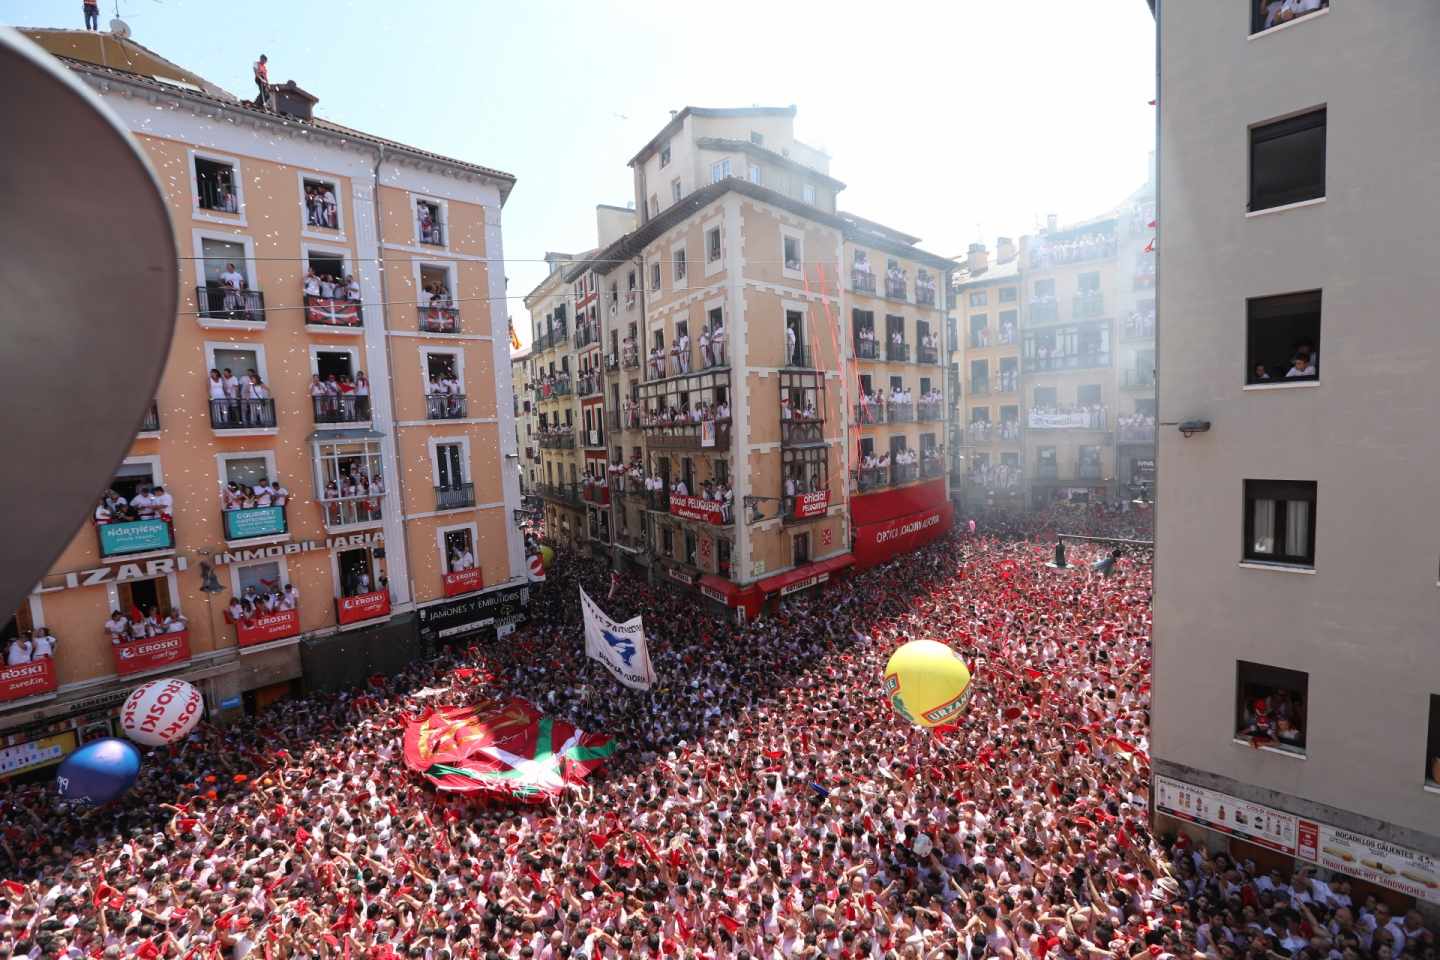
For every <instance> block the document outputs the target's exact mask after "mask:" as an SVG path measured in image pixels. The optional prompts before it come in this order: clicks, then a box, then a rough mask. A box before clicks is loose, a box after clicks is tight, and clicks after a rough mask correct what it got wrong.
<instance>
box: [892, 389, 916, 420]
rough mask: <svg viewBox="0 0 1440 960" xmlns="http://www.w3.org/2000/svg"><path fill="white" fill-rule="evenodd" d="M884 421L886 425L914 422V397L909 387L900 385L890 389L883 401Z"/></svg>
mask: <svg viewBox="0 0 1440 960" xmlns="http://www.w3.org/2000/svg"><path fill="white" fill-rule="evenodd" d="M885 419H886V422H887V423H914V422H915V395H914V394H913V393H911V392H910V388H909V387H907V386H904V385H903V384H902V385H900V386H895V387H891V388H890V394H889V396H888V397H887V398H886V401H885Z"/></svg>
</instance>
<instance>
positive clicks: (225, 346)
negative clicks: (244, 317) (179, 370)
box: [201, 340, 275, 403]
mask: <svg viewBox="0 0 1440 960" xmlns="http://www.w3.org/2000/svg"><path fill="white" fill-rule="evenodd" d="M216 350H237V351H238V350H249V351H251V352H252V353H254V354H255V372H256V373H258V374H260V379H261V380H264V381H265V385H266V386H267V387H269V386H270V371H269V369H268V368H267V367H266V365H265V344H263V343H257V342H254V341H250V340H206V341H205V369H204V370H203V371H201V373H202V375H203V376H204V377H205V379H206V380H209V379H210V371H211V370H214V369H215V351H216ZM231 372H232V373H235V376H236V378H237V379H238V378H239V377H240V376H241V374H242V373H243V372H244V371H239V372H236V371H231ZM270 396H271V397H274V396H275V391H274V390H273V389H272V390H271V391H270ZM206 402H207V403H208V402H209V401H208V398H207V401H206Z"/></svg>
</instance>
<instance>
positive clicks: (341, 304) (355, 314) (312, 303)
mask: <svg viewBox="0 0 1440 960" xmlns="http://www.w3.org/2000/svg"><path fill="white" fill-rule="evenodd" d="M305 322H306V323H309V324H314V325H316V326H321V327H358V326H360V304H359V303H358V302H357V301H354V300H335V299H332V298H330V297H306V298H305Z"/></svg>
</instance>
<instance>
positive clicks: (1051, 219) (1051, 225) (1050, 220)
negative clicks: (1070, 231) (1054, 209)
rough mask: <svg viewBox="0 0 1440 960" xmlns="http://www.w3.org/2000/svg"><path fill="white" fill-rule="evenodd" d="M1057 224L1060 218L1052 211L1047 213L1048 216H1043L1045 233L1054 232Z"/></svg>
mask: <svg viewBox="0 0 1440 960" xmlns="http://www.w3.org/2000/svg"><path fill="white" fill-rule="evenodd" d="M1059 224H1060V218H1059V217H1057V216H1055V214H1053V213H1052V214H1049V215H1048V216H1046V217H1045V232H1046V233H1054V232H1055V228H1056V227H1057V226H1059Z"/></svg>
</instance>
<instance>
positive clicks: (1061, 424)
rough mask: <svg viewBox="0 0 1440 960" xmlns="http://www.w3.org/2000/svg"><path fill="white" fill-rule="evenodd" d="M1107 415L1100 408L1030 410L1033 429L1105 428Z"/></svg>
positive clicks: (1031, 427)
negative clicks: (1066, 410)
mask: <svg viewBox="0 0 1440 960" xmlns="http://www.w3.org/2000/svg"><path fill="white" fill-rule="evenodd" d="M1104 428H1105V415H1104V414H1103V413H1102V412H1101V411H1099V410H1071V411H1069V412H1068V413H1042V412H1040V411H1039V410H1031V411H1030V429H1032V430H1103V429H1104Z"/></svg>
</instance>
